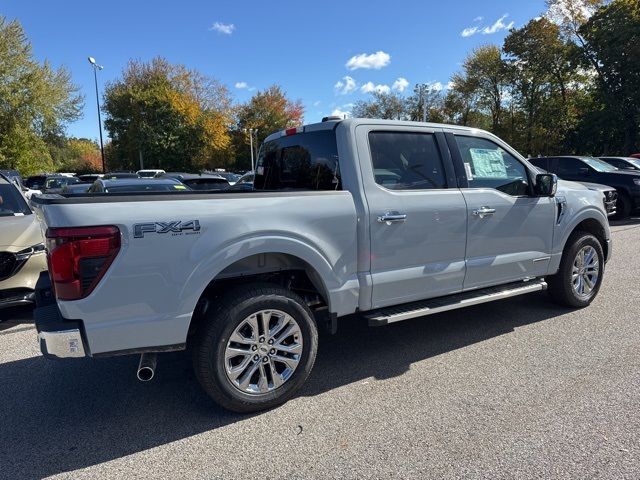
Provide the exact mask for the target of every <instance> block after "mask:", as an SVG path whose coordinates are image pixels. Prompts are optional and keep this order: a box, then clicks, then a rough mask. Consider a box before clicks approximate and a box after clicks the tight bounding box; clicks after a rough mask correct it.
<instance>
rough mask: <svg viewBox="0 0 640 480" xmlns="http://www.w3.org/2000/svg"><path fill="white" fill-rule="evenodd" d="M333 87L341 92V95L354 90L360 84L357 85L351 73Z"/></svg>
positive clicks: (337, 91)
mask: <svg viewBox="0 0 640 480" xmlns="http://www.w3.org/2000/svg"><path fill="white" fill-rule="evenodd" d="M333 88H334V89H335V91H336V93H339V94H340V95H346V94H348V93H351V92H353V91H354V90H355V89H356V88H358V86H357V85H356V81H355V80H354V79H353V78H351V77H350V76H349V75H347V76H346V77H342V80H338V81H337V82H336V84H335V85H334V86H333Z"/></svg>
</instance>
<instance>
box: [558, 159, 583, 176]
mask: <svg viewBox="0 0 640 480" xmlns="http://www.w3.org/2000/svg"><path fill="white" fill-rule="evenodd" d="M585 169H588V167H587V166H586V165H585V164H584V163H582V162H581V161H580V160H578V159H577V158H558V159H557V160H556V168H555V172H553V173H555V174H557V175H558V176H559V177H562V176H563V175H564V176H567V175H570V176H574V177H575V176H579V175H584V171H585Z"/></svg>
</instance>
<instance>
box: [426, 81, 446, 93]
mask: <svg viewBox="0 0 640 480" xmlns="http://www.w3.org/2000/svg"><path fill="white" fill-rule="evenodd" d="M427 85H428V86H429V89H430V90H435V91H436V92H440V91H442V88H443V87H442V82H431V83H429V84H427Z"/></svg>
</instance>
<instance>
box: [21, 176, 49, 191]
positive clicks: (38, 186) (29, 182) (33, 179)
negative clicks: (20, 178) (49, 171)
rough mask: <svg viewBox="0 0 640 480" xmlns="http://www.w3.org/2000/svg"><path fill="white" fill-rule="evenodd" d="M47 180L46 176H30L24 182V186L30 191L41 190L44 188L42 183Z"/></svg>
mask: <svg viewBox="0 0 640 480" xmlns="http://www.w3.org/2000/svg"><path fill="white" fill-rule="evenodd" d="M46 180H47V175H32V176H30V177H27V178H26V180H24V182H23V183H24V186H25V187H27V188H30V189H31V190H42V189H43V188H44V182H45V181H46Z"/></svg>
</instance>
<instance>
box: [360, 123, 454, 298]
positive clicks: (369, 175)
mask: <svg viewBox="0 0 640 480" xmlns="http://www.w3.org/2000/svg"><path fill="white" fill-rule="evenodd" d="M356 138H357V148H358V156H359V158H360V168H361V173H362V179H363V186H364V192H365V196H366V201H367V204H368V206H369V218H368V224H369V229H370V242H371V263H370V265H371V279H372V280H371V281H372V284H373V287H372V304H373V308H376V307H383V306H387V305H394V304H399V303H404V302H411V301H414V300H421V299H426V298H430V297H437V296H442V295H446V294H450V293H456V292H460V291H461V290H462V283H463V280H464V272H465V266H464V253H465V240H466V206H465V202H464V198H463V196H462V193H461V192H460V189H458V188H457V184H456V179H455V174H454V170H453V166H452V164H451V162H450V158H449V153H448V150H446V148H444V149H443V148H442V147H443V146H444V143H445V142H444V135H443V134H442V132H441V131H440V130H438V129H429V128H424V127H400V126H380V125H371V126H370V125H359V126H358V127H357V129H356ZM439 139H440V141H439Z"/></svg>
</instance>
